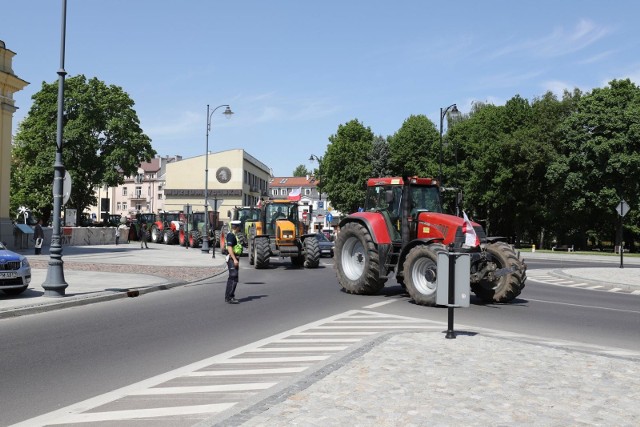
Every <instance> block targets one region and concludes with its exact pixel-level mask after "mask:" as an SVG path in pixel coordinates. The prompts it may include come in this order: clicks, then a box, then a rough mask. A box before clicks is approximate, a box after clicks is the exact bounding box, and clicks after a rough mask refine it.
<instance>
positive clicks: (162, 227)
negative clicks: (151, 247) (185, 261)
mask: <svg viewBox="0 0 640 427" xmlns="http://www.w3.org/2000/svg"><path fill="white" fill-rule="evenodd" d="M180 216H181V213H180V212H166V211H165V212H160V213H159V214H158V217H157V220H156V221H154V223H153V226H152V227H151V241H152V242H154V243H164V244H165V245H175V244H176V243H178V233H179V232H180V228H181V224H182V221H181V218H180Z"/></svg>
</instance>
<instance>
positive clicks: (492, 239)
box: [487, 236, 509, 243]
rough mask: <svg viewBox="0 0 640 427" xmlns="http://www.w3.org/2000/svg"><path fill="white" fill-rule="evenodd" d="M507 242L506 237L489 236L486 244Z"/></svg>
mask: <svg viewBox="0 0 640 427" xmlns="http://www.w3.org/2000/svg"><path fill="white" fill-rule="evenodd" d="M508 240H509V239H507V238H506V237H502V236H491V237H487V243H496V242H505V243H508Z"/></svg>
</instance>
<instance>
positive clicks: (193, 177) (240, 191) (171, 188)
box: [164, 149, 270, 221]
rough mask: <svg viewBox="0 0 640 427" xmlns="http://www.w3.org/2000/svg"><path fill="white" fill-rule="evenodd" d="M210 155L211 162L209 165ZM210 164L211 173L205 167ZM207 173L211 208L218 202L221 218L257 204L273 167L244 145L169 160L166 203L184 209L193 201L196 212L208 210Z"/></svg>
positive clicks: (212, 209) (222, 219) (225, 218)
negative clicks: (229, 212) (237, 147)
mask: <svg viewBox="0 0 640 427" xmlns="http://www.w3.org/2000/svg"><path fill="white" fill-rule="evenodd" d="M207 159H208V165H207ZM207 166H208V173H207V172H205V169H206V168H207ZM205 175H208V179H207V185H206V187H207V191H208V202H209V207H208V209H207V210H208V211H214V210H215V209H214V207H215V206H216V205H217V212H219V219H220V220H221V221H226V220H227V219H228V218H227V212H228V211H230V210H231V209H232V208H233V207H234V206H254V205H256V204H257V203H258V200H259V198H260V197H261V196H262V195H266V194H267V188H268V182H269V179H270V170H269V167H268V166H267V165H265V164H264V163H262V162H261V161H259V160H258V159H256V158H255V157H253V156H251V155H250V154H248V153H247V152H246V151H244V150H243V149H235V150H228V151H221V152H217V153H209V154H208V155H202V156H197V157H191V158H188V159H183V160H182V161H180V162H176V163H170V164H167V173H166V185H165V187H164V197H165V198H164V206H165V209H166V210H168V211H172V210H175V211H182V210H183V209H184V207H185V206H187V205H189V206H190V207H191V210H192V211H193V212H204V202H205Z"/></svg>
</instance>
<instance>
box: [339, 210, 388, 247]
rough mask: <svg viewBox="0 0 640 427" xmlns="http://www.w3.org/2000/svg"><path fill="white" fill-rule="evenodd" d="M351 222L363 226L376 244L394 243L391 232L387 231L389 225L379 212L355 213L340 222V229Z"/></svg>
mask: <svg viewBox="0 0 640 427" xmlns="http://www.w3.org/2000/svg"><path fill="white" fill-rule="evenodd" d="M350 222H358V223H360V224H362V225H363V226H364V227H365V228H366V229H367V231H368V232H369V234H370V235H371V238H372V240H373V242H374V243H375V244H377V245H380V244H391V243H392V241H391V236H390V235H389V230H388V229H387V223H386V221H385V219H384V216H382V214H380V213H377V212H355V213H353V214H351V215H349V216H348V217H346V218H345V219H343V220H342V221H340V228H342V227H343V226H344V225H345V224H347V223H350Z"/></svg>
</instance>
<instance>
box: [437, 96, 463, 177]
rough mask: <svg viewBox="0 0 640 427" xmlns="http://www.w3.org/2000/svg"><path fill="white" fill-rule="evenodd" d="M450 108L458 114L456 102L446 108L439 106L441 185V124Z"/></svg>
mask: <svg viewBox="0 0 640 427" xmlns="http://www.w3.org/2000/svg"><path fill="white" fill-rule="evenodd" d="M449 110H451V113H453V114H459V113H460V112H459V111H458V107H457V106H456V104H451V105H449V106H448V107H447V108H444V109H443V108H440V177H439V178H438V180H439V181H440V185H441V186H442V126H443V122H444V118H445V116H446V115H447V113H448V112H449Z"/></svg>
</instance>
